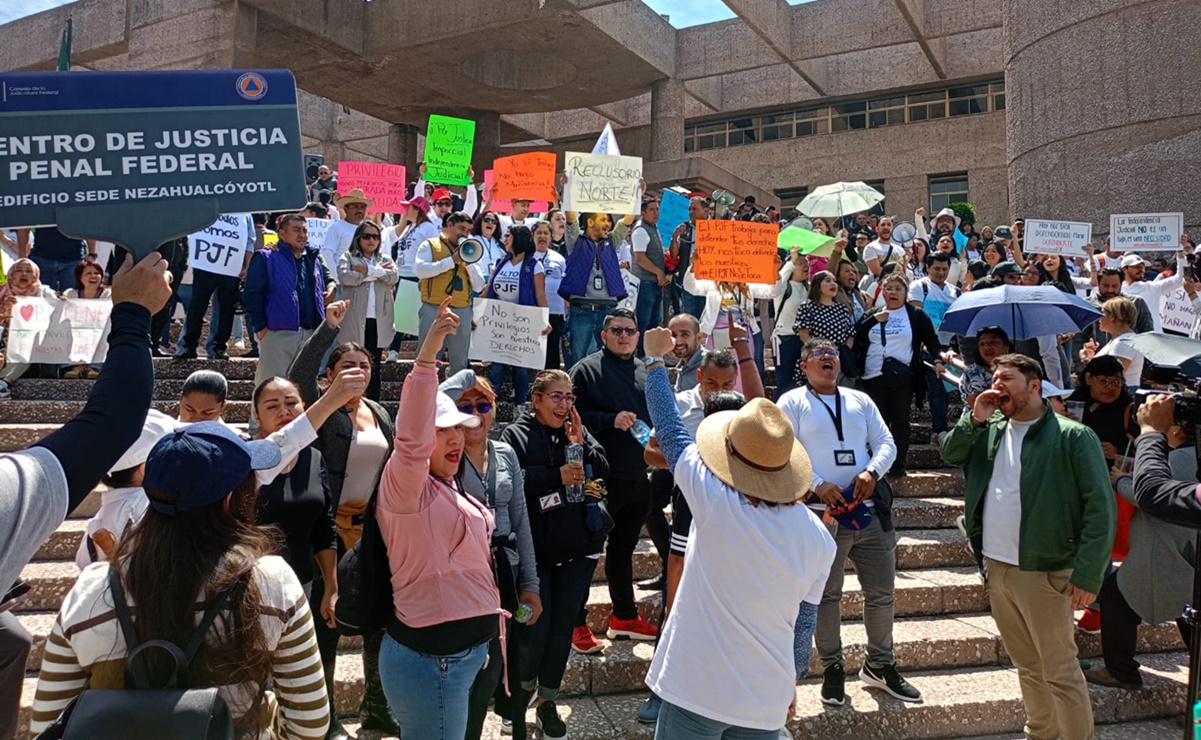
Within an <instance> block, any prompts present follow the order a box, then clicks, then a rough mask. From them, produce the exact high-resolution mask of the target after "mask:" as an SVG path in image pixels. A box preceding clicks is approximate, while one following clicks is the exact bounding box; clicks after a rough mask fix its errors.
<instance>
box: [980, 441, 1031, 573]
mask: <svg viewBox="0 0 1201 740" xmlns="http://www.w3.org/2000/svg"><path fill="white" fill-rule="evenodd" d="M1036 421H1038V419H1033V420H1031V421H1014V420H1013V419H1010V420H1009V423H1008V424H1006V425H1005V432H1004V433H1003V434H1002V435H1001V445H1000V446H999V447H998V448H997V458H996V460H995V461H994V462H993V468H992V477H991V478H989V479H988V488H987V489H985V494H984V548H983V552H984V556H985V557H988V558H992V559H993V560H1000V561H1001V562H1002V563H1009V564H1010V565H1020V564H1021V563H1019V562H1018V545H1019V543H1020V541H1021V534H1022V493H1021V490H1022V440H1024V439H1025V438H1026V432H1028V431H1030V427H1031V426H1033V425H1034V422H1036Z"/></svg>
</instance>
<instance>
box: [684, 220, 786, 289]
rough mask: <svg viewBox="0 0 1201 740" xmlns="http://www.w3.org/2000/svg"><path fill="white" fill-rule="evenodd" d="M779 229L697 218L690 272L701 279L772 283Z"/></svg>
mask: <svg viewBox="0 0 1201 740" xmlns="http://www.w3.org/2000/svg"><path fill="white" fill-rule="evenodd" d="M778 231H779V229H778V228H777V227H776V225H775V224H763V223H757V222H754V221H708V220H706V221H697V222H696V254H695V256H694V258H693V263H692V264H693V268H692V269H693V272H694V274H695V275H696V277H697V278H699V279H701V280H719V281H723V282H728V283H768V284H772V283H775V282H776V280H777V279H778V278H779V272H778V270H777V268H776V236H777V232H778Z"/></svg>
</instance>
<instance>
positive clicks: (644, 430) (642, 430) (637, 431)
mask: <svg viewBox="0 0 1201 740" xmlns="http://www.w3.org/2000/svg"><path fill="white" fill-rule="evenodd" d="M630 434H632V435H634V439H636V440H638V443H639V444H640V445H642V446H643V447H646V443H647V442H649V441H650V438H651V428H650V426H649V425H648V424H647V423H646V422H645V421H643V420H642V419H637V420H635V421H634V424H633V426H631V427H630Z"/></svg>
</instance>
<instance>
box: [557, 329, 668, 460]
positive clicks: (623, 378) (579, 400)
mask: <svg viewBox="0 0 1201 740" xmlns="http://www.w3.org/2000/svg"><path fill="white" fill-rule="evenodd" d="M571 384H572V386H573V390H574V392H575V395H576V402H575V405H576V410H577V411H579V412H580V420H581V421H583V422H584V426H585V427H587V428H588V429H589V430H590V431H591V432H592V433H593V434H595V435H596V438H597V439H598V440H599V441H600V443H601V444H602V445H603V446H604V448H605V456H606V457H607V458H608V460H609V470H610V476H611V477H613V478H618V479H620V480H624V481H629V480H638V479H640V478H645V477H646V461H645V460H643V458H642V452H643V449H642V444H641V443H640V442H639V441H638V440H637V439H636V438H635V437H634V435H633V434H631V433H630V432H629V431H628V430H626V431H622V430H621V429H616V428H614V426H613V420H614V419H616V418H617V414H618V413H619V412H622V411H633V412H634V414H635V415H636V416H637V417H638V418H639V419H641V420H642V421H643V422H645V423H646V424H647V426H651V414H650V412H649V411H647V408H646V366H645V365H643V364H642V362H641V361H640V360H638V359H630V360H622V359H621V358H619V357H617V355H615V354H613V353H612V352H610V351H609V350H607V349H602V350H601V351H599V352H594V353H592V354H590V355H588V356H587V357H585V358H584V359H582V360H580V361H579V362H578V363H576V366H575V367H573V368H572V369H571Z"/></svg>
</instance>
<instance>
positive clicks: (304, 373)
mask: <svg viewBox="0 0 1201 740" xmlns="http://www.w3.org/2000/svg"><path fill="white" fill-rule="evenodd" d="M348 305H349V301H337V302H336V303H331V304H329V307H328V308H326V309H325V321H322V322H321V325H320V326H318V327H317V330H316V331H315V332H313V334H312V336H310V337H309V338H308V339H306V340H305V342H304V344H303V345H301V347H300V352H298V353H297V354H296V359H295V360H292V366H291V367H289V368H288V380H290V381H292V383H293V384H294V385H295V386H296V389H297V390H299V391H300V399H301V400H302V401H304V403H305V405H306V406H311V405H313V404H314V403H316V401H317V398H318V397H319V396H320V395H321V387H320V386H319V385H318V384H317V381H318V379H319V378H320V377H321V375H322V374H323V373H324V368H323V367H322V366H321V360H322V359H323V358H324V357H325V353H326V352H328V351H329V348H330V347H332V346H333V345H334V343H335V342H337V341H338V332H339V329H338V327H339V326H340V325H341V324H342V319H343V318H344V317H345V316H346V308H347V306H348Z"/></svg>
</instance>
